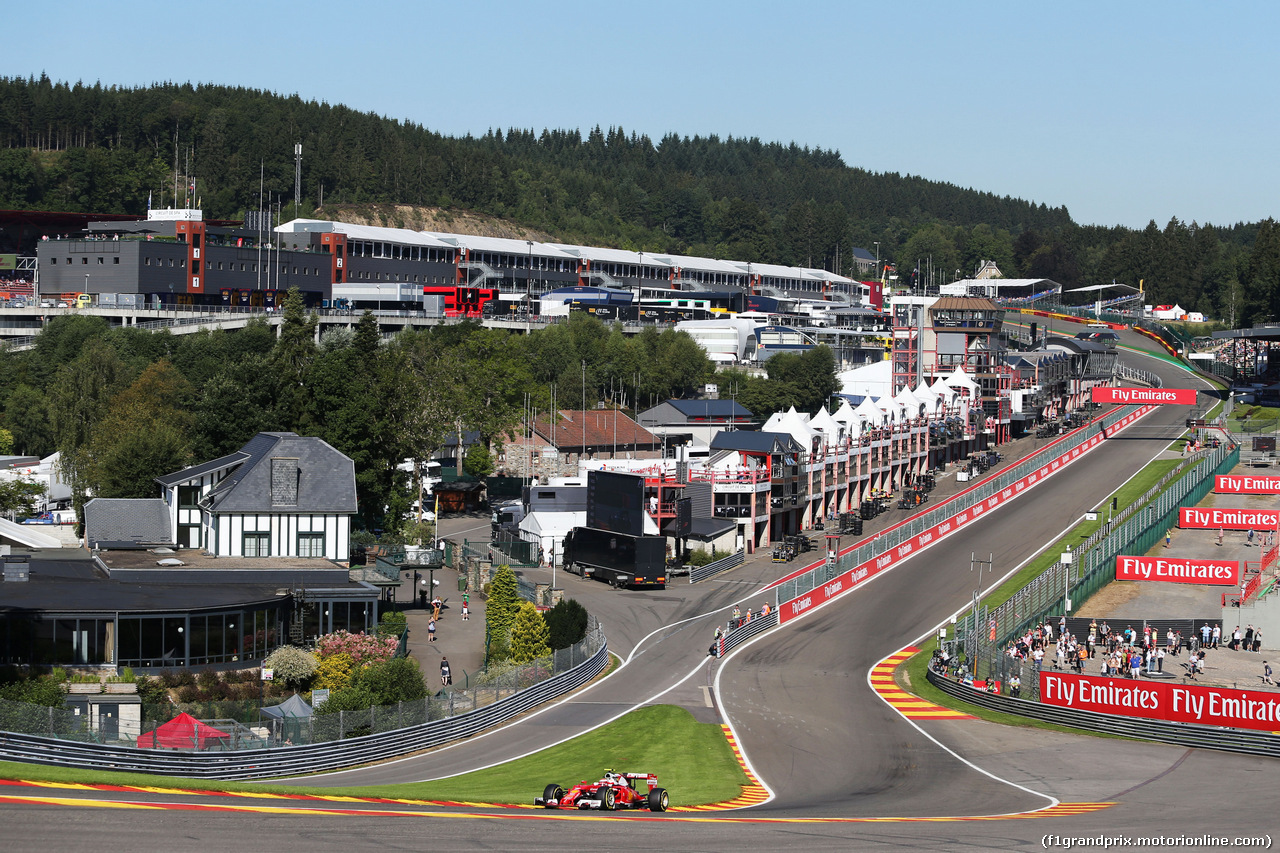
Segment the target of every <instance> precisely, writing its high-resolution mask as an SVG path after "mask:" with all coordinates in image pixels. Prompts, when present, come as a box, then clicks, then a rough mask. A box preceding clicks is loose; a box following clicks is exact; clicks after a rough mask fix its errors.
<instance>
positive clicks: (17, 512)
mask: <svg viewBox="0 0 1280 853" xmlns="http://www.w3.org/2000/svg"><path fill="white" fill-rule="evenodd" d="M44 494H45V488H44V486H42V485H40V484H39V483H32V482H29V481H27V480H0V515H5V516H8V517H9V518H10V519H16V518H18V517H19V516H21V517H22V518H29V517H30V516H33V515H35V514H36V504H37V501H39V499H40V498H42V497H44Z"/></svg>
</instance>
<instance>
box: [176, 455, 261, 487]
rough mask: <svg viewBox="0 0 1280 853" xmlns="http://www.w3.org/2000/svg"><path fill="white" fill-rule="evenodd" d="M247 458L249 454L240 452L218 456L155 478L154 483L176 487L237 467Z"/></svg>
mask: <svg viewBox="0 0 1280 853" xmlns="http://www.w3.org/2000/svg"><path fill="white" fill-rule="evenodd" d="M248 458H249V454H247V453H245V452H244V451H242V450H237V451H236V452H235V453H230V454H228V455H226V456H220V457H218V458H217V459H214V460H212V461H209V462H204V463H201V464H200V465H192V466H191V467H190V468H183V469H182V470H181V471H175V472H174V473H172V474H165V475H164V476H163V477H156V482H157V483H159V484H160V485H162V486H164V487H166V488H168V487H170V486H176V485H178V484H179V483H187V482H190V481H191V480H197V479H199V478H201V477H203V476H204V475H205V474H211V473H213V472H214V471H220V470H221V469H223V468H230V467H231V466H232V465H239V464H240V463H241V462H244V461H245V460H246V459H248Z"/></svg>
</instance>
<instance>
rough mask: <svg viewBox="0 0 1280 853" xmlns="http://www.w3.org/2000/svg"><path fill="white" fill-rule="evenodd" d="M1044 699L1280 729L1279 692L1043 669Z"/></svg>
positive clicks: (1082, 707) (1145, 715) (1099, 709)
mask: <svg viewBox="0 0 1280 853" xmlns="http://www.w3.org/2000/svg"><path fill="white" fill-rule="evenodd" d="M1040 701H1041V702H1043V703H1044V704H1046V705H1054V706H1056V707H1058V708H1072V709H1074V710H1077V711H1094V712H1096V713H1099V714H1117V715H1119V716H1122V717H1137V718H1140V719H1144V720H1169V721H1170V722H1175V723H1193V724H1195V725H1201V726H1229V727H1230V728H1234V729H1259V730H1261V731H1268V732H1270V731H1277V730H1280V693H1272V692H1267V691H1263V692H1261V693H1253V692H1251V691H1249V690H1234V689H1231V688H1227V687H1201V686H1200V685H1195V686H1192V685H1186V684H1178V683H1177V682H1174V683H1172V684H1170V683H1168V682H1163V681H1148V680H1146V679H1137V680H1134V679H1129V678H1105V677H1103V676H1096V675H1074V674H1071V673H1065V672H1051V671H1044V672H1041V673H1040Z"/></svg>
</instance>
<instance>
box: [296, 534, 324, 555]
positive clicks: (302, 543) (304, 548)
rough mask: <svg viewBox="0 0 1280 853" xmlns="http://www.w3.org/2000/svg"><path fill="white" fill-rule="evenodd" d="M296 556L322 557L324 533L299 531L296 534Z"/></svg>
mask: <svg viewBox="0 0 1280 853" xmlns="http://www.w3.org/2000/svg"><path fill="white" fill-rule="evenodd" d="M298 556H299V557H323V556H324V534H323V533H299V534H298Z"/></svg>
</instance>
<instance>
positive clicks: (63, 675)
mask: <svg viewBox="0 0 1280 853" xmlns="http://www.w3.org/2000/svg"><path fill="white" fill-rule="evenodd" d="M49 677H50V678H52V679H53V680H54V681H66V680H67V671H66V670H65V669H63V668H62V667H60V666H55V667H54V668H53V669H52V670H50V671H49Z"/></svg>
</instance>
